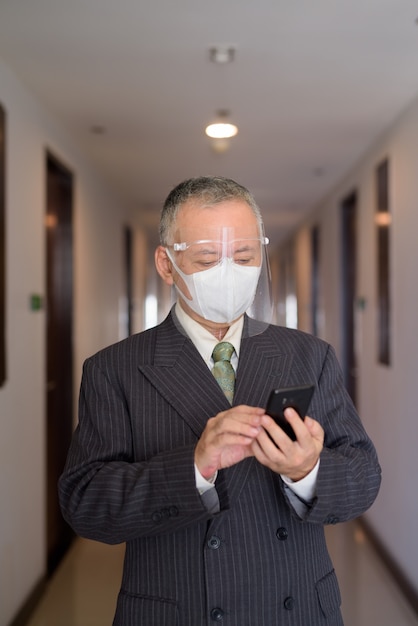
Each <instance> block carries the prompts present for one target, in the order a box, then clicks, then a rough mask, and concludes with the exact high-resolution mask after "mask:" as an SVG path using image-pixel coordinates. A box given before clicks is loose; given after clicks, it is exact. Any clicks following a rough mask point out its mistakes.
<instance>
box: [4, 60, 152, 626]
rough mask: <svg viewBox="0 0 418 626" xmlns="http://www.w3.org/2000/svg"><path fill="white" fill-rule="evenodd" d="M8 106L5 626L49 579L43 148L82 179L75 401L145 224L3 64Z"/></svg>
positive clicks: (114, 325) (114, 331)
mask: <svg viewBox="0 0 418 626" xmlns="http://www.w3.org/2000/svg"><path fill="white" fill-rule="evenodd" d="M0 102H1V103H2V104H3V106H4V108H5V109H6V113H7V136H6V150H7V152H6V169H7V184H6V239H7V250H6V324H7V327H6V342H7V346H6V347H7V381H6V384H5V385H4V386H3V387H2V388H0V626H6V625H7V624H9V623H10V621H11V620H12V619H13V618H14V616H15V615H16V613H17V611H18V610H19V609H20V608H21V606H22V605H23V603H24V602H25V601H26V599H27V597H28V596H29V594H30V593H31V592H32V590H33V588H34V586H35V585H36V584H37V583H38V581H39V580H40V579H41V578H42V576H43V575H44V573H45V560H46V546H45V311H39V312H31V311H30V309H29V295H30V294H32V293H38V294H42V295H44V294H45V261H44V259H45V235H44V212H45V169H44V168H45V150H46V149H47V148H48V149H50V150H51V151H52V152H53V153H54V154H55V156H57V157H58V158H60V159H61V160H62V161H63V163H64V164H66V165H67V166H68V167H69V169H71V171H73V173H74V174H75V200H74V259H75V268H74V269H75V276H74V307H75V308H74V358H75V370H76V371H75V389H74V394H75V396H76V395H78V385H79V379H80V372H81V364H82V361H83V359H84V358H85V356H87V355H88V354H91V353H93V352H95V351H97V350H98V349H100V348H101V347H103V346H104V345H107V344H109V343H112V342H114V341H117V340H118V339H119V336H120V330H119V308H120V303H121V298H122V297H123V253H122V244H123V234H122V232H123V225H124V224H126V223H128V222H130V223H131V224H132V225H133V226H134V227H135V228H139V225H138V224H135V221H134V214H133V211H132V210H131V209H130V208H129V207H127V206H124V205H123V203H122V202H121V200H120V199H118V198H117V196H116V195H115V194H114V193H112V191H111V190H110V189H108V188H107V186H106V183H105V181H103V180H101V179H100V178H99V177H98V176H97V175H96V174H95V172H94V171H93V169H92V168H90V167H89V165H88V164H87V163H86V162H85V160H84V159H83V158H82V156H81V155H80V154H79V153H78V152H77V150H76V149H75V147H74V146H73V145H72V141H71V139H70V138H69V136H68V135H66V133H65V131H64V130H63V129H62V128H60V126H59V124H58V123H57V122H56V121H55V120H54V118H53V117H52V116H51V115H49V114H48V113H47V111H45V110H44V109H43V108H42V107H41V106H40V105H39V104H38V103H37V102H36V100H35V99H34V98H33V97H32V96H31V95H30V94H29V93H28V92H27V91H26V90H25V88H24V87H23V86H22V85H21V84H20V83H19V81H18V80H17V79H16V78H15V77H14V75H13V74H12V72H10V71H9V69H8V68H7V67H6V66H5V65H3V64H2V63H1V61H0ZM144 271H145V270H144ZM138 279H140V277H138Z"/></svg>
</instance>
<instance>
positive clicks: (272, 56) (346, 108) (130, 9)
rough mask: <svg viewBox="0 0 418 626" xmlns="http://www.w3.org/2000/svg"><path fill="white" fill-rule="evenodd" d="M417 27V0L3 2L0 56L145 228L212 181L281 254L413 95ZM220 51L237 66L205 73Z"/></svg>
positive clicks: (417, 88)
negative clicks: (219, 141) (236, 185)
mask: <svg viewBox="0 0 418 626" xmlns="http://www.w3.org/2000/svg"><path fill="white" fill-rule="evenodd" d="M417 16H418V3H417V2H416V1H412V0H315V1H313V0H257V2H255V1H254V0H210V2H208V1H207V0H205V1H203V0H148V1H145V0H117V1H115V0H65V1H64V0H0V57H1V58H2V59H3V61H4V62H5V63H6V64H8V65H9V66H10V67H11V68H12V70H13V71H14V72H15V73H16V74H17V75H18V76H19V77H20V79H21V80H22V81H23V82H24V83H25V84H26V85H27V86H28V87H29V88H30V89H31V90H32V91H33V92H34V93H35V94H36V95H37V96H38V97H39V99H41V100H42V101H43V102H44V103H45V104H46V105H47V106H48V107H49V108H50V109H51V110H52V111H53V112H54V113H55V114H56V115H58V116H59V117H60V118H61V120H62V121H63V122H64V124H65V125H66V127H67V128H68V129H69V130H70V132H71V134H72V136H73V137H74V138H76V139H77V140H78V141H79V142H80V144H81V145H82V146H83V147H84V149H85V150H86V151H87V152H88V153H89V154H90V155H91V156H92V157H93V158H94V160H95V161H96V163H97V166H98V168H100V170H102V171H103V172H104V173H105V175H106V177H107V178H108V180H109V181H111V182H112V183H113V184H114V185H116V186H117V187H118V188H119V190H122V192H123V193H124V194H125V195H126V196H127V198H129V199H130V200H133V201H134V202H135V204H136V205H137V206H138V208H139V209H140V210H141V211H142V213H143V217H144V221H145V222H146V223H149V224H153V225H154V224H155V223H156V219H157V218H158V215H159V211H160V208H161V205H162V202H163V200H164V198H165V196H166V195H167V193H168V192H169V190H170V189H171V188H172V187H173V186H174V185H175V184H177V183H178V182H180V181H181V180H183V179H184V178H188V177H190V176H196V175H201V174H204V175H206V174H220V175H224V176H228V177H232V178H235V179H236V180H238V181H239V182H241V183H242V184H244V185H246V186H247V187H249V188H250V189H251V191H253V192H254V194H255V196H256V199H257V200H258V203H259V204H260V206H261V208H262V212H263V214H264V217H265V222H266V227H267V228H266V230H267V234H269V235H270V238H272V239H273V240H276V241H279V240H280V238H282V237H284V236H285V235H286V234H287V233H288V232H289V230H290V229H291V228H293V227H294V226H295V225H296V224H297V223H298V222H299V221H300V220H301V219H303V217H304V215H305V213H306V212H307V211H309V210H311V209H312V208H313V207H314V206H315V205H316V204H317V203H318V202H319V201H320V200H321V198H323V197H324V195H325V194H326V193H327V192H328V191H330V189H331V188H332V187H333V186H334V185H335V184H336V183H337V182H339V181H340V180H341V178H342V177H343V176H344V174H345V173H346V172H347V170H348V169H349V168H350V167H351V166H352V164H353V163H354V162H355V161H356V160H357V159H358V158H359V157H360V156H361V155H362V154H363V153H364V152H365V150H366V149H367V148H368V147H369V146H370V144H371V143H373V142H374V141H375V140H376V139H377V137H378V136H379V135H380V134H381V133H382V132H383V130H384V129H385V128H386V127H387V126H388V125H389V124H390V123H391V122H392V121H393V120H394V119H395V118H396V117H397V116H398V115H399V114H400V113H401V112H402V110H403V109H404V108H405V107H406V106H407V105H408V104H409V103H410V102H411V101H412V100H413V99H414V98H415V97H416V95H417V94H418V26H417V24H416V21H415V20H416V18H417ZM216 45H220V46H232V47H233V48H235V50H236V54H235V60H234V61H233V63H230V64H227V65H215V64H213V63H211V62H210V60H209V49H210V48H211V47H213V46H216ZM0 99H1V85H0ZM219 109H229V110H230V111H231V119H233V121H234V122H235V123H236V124H237V125H238V126H239V129H240V132H239V134H238V136H237V137H236V138H234V139H233V140H232V141H231V146H230V149H229V150H228V152H226V153H224V154H217V153H215V152H214V151H213V150H212V149H211V147H210V140H209V139H207V138H206V137H205V135H204V127H205V125H206V124H207V123H208V122H210V121H212V119H213V118H214V116H215V113H216V112H217V110H219ZM94 125H97V126H103V127H104V128H105V129H106V132H105V134H101V135H100V134H99V135H98V134H93V133H92V132H91V127H92V126H94Z"/></svg>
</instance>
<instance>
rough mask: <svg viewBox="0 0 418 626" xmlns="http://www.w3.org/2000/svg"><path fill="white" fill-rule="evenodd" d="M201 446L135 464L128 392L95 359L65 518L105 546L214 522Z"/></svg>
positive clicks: (83, 393) (83, 399)
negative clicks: (201, 476)
mask: <svg viewBox="0 0 418 626" xmlns="http://www.w3.org/2000/svg"><path fill="white" fill-rule="evenodd" d="M144 410H145V409H144ZM194 447H195V443H189V444H187V445H183V446H180V447H178V448H175V449H170V450H166V451H161V452H158V453H156V454H151V455H150V456H149V458H147V459H146V460H144V461H139V462H135V454H134V450H133V448H134V442H133V437H132V424H131V416H130V415H129V410H128V403H127V398H126V393H125V391H124V390H123V389H122V387H121V385H120V384H119V383H118V381H117V380H116V379H115V378H114V377H113V376H112V374H110V373H109V372H107V371H106V369H105V368H104V367H102V366H100V367H99V366H98V365H97V363H96V361H95V360H94V358H93V359H88V360H87V361H86V363H85V365H84V369H83V377H82V383H81V389H80V401H79V424H78V426H77V429H76V431H75V433H74V436H73V440H72V443H71V447H70V450H69V454H68V458H67V462H66V466H65V468H64V472H63V474H62V476H61V478H60V481H59V497H60V503H61V509H62V512H63V515H64V518H65V519H66V520H67V521H68V523H69V524H70V525H71V526H72V527H73V529H74V530H75V532H76V533H77V534H79V535H80V536H83V537H86V538H90V539H94V540H98V541H103V542H105V543H120V542H124V541H128V540H130V539H134V538H137V537H140V536H155V535H160V534H164V533H167V532H173V531H175V530H177V529H179V528H183V527H187V526H188V525H190V524H193V523H196V522H198V521H201V520H205V519H209V517H210V516H211V515H210V513H209V512H208V510H207V508H206V507H205V505H204V502H203V501H202V499H201V498H200V496H199V493H198V491H197V489H196V484H195V474H194Z"/></svg>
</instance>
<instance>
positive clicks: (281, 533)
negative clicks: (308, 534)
mask: <svg viewBox="0 0 418 626" xmlns="http://www.w3.org/2000/svg"><path fill="white" fill-rule="evenodd" d="M288 536H289V533H288V532H287V528H285V527H284V526H281V527H280V528H278V529H277V532H276V537H277V539H280V541H286V539H287V538H288Z"/></svg>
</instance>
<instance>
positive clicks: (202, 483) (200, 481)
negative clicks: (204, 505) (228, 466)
mask: <svg viewBox="0 0 418 626" xmlns="http://www.w3.org/2000/svg"><path fill="white" fill-rule="evenodd" d="M194 473H195V479H196V488H197V490H198V492H199V494H200V495H202V493H205V492H206V491H208V490H209V489H214V487H215V480H216V478H217V476H218V472H215V474H214V475H213V476H211V478H210V479H209V480H206V478H203V476H202V474H201V473H200V472H199V470H198V469H197V466H196V465H195V466H194Z"/></svg>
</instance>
